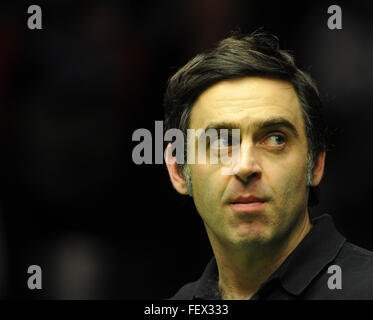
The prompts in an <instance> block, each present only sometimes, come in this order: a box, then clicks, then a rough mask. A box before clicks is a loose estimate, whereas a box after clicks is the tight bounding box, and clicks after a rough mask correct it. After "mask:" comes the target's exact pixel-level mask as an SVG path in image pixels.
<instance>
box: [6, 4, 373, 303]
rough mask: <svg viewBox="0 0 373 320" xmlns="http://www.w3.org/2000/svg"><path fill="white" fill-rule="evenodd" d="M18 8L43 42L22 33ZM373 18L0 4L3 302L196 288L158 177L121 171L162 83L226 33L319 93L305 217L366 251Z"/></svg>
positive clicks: (178, 212) (308, 7)
mask: <svg viewBox="0 0 373 320" xmlns="http://www.w3.org/2000/svg"><path fill="white" fill-rule="evenodd" d="M31 4H37V5H40V7H41V8H42V23H43V24H42V26H43V29H42V30H29V29H28V28H27V19H28V17H29V14H27V8H28V6H29V5H31ZM332 4H338V5H340V6H341V8H342V20H343V24H342V27H343V29H342V30H329V29H328V27H327V20H328V17H329V15H328V13H327V9H328V7H329V6H330V5H332ZM372 18H373V5H372V4H371V2H369V1H361V0H359V1H354V2H353V4H345V3H342V2H328V1H312V2H309V3H303V2H299V3H297V4H296V5H295V4H294V2H292V3H291V2H286V1H279V2H276V3H275V2H274V3H271V2H267V1H244V0H239V1H231V0H183V1H172V0H168V1H152V2H151V1H142V2H135V1H133V2H129V1H121V2H119V1H116V2H114V1H89V2H79V3H76V2H74V1H48V2H46V1H38V2H37V3H36V2H32V3H31V2H26V1H17V4H15V3H12V4H8V5H7V4H5V3H4V2H2V4H1V5H0V49H1V50H0V90H1V91H0V99H1V104H0V134H1V136H0V138H1V139H0V143H1V159H0V164H1V166H0V175H1V177H0V178H1V179H0V187H1V197H0V198H1V207H2V215H1V221H2V223H1V235H2V238H1V240H2V241H1V252H2V253H1V256H0V258H1V260H2V263H1V266H2V268H1V279H2V285H1V288H2V289H3V290H2V293H3V296H4V297H10V298H17V299H18V298H24V299H92V298H94V299H109V298H111V299H158V298H167V297H169V296H171V295H173V294H174V293H175V292H176V290H177V289H178V288H179V287H180V286H181V285H183V284H184V283H186V282H189V281H192V280H195V279H197V278H198V277H199V276H200V274H201V272H202V270H203V268H204V267H205V265H206V263H207V261H208V260H209V259H210V257H211V255H212V251H211V248H210V245H209V242H208V238H207V236H206V234H205V231H204V228H203V225H202V222H201V219H200V218H199V216H198V213H197V212H196V210H195V208H194V204H193V202H192V200H191V199H190V198H189V197H185V196H181V195H179V194H177V193H176V191H175V190H174V189H173V188H172V186H171V183H170V182H169V178H168V174H167V171H166V168H165V166H164V165H160V164H153V165H145V164H144V165H140V166H138V165H136V164H134V163H133V162H132V149H133V148H134V146H135V145H136V144H137V143H138V142H133V141H132V133H133V132H134V131H135V130H136V129H138V128H146V129H149V130H150V131H151V132H152V133H154V122H155V121H156V120H163V107H162V100H163V94H164V90H165V85H166V81H167V79H168V77H169V76H171V75H172V74H173V73H174V72H175V71H176V70H177V69H178V68H179V67H180V66H182V65H183V64H184V63H186V61H187V60H189V59H190V58H191V57H193V56H194V55H195V54H197V53H198V52H200V51H201V50H203V49H206V48H209V47H211V46H212V45H214V44H215V43H216V42H217V41H219V40H220V39H222V38H223V37H225V36H227V35H228V34H229V32H230V31H231V30H232V29H234V28H237V27H240V28H241V31H243V32H252V31H254V30H256V29H257V28H259V27H264V28H265V30H268V31H270V32H272V33H273V34H275V35H276V36H278V37H279V38H280V44H281V47H282V48H284V49H288V50H290V51H291V52H292V53H293V54H294V55H295V59H296V63H297V64H298V66H300V67H301V68H303V69H304V70H306V71H308V72H310V74H311V75H312V77H313V78H314V79H315V80H316V82H317V83H318V85H319V89H320V92H321V96H322V99H323V101H324V104H325V107H326V115H327V120H328V123H329V125H330V127H331V128H332V129H333V130H334V133H335V134H334V136H333V138H332V143H333V145H334V148H333V149H332V150H331V151H330V152H329V153H328V154H327V163H326V172H325V176H324V180H323V182H322V185H321V188H320V189H321V190H320V192H321V201H320V204H319V205H318V206H317V207H315V208H314V209H312V212H311V214H312V216H316V215H319V214H322V213H329V214H331V215H332V216H333V217H334V220H335V224H336V225H337V228H338V229H339V230H340V231H341V232H342V233H343V234H344V235H345V236H346V237H347V238H348V239H349V240H350V241H352V242H353V243H355V244H357V245H360V246H362V247H365V248H367V249H370V250H373V234H372V231H371V229H372V227H371V225H372V223H373V218H372V215H373V212H372V209H371V203H372V201H373V191H372V180H373V169H372V162H373V161H372V160H373V151H372V149H373V134H372V128H371V127H372V115H373V112H372V103H373V90H372V80H373V76H372V72H373V61H372V57H373V40H372V36H371V35H372V34H373V23H372ZM33 264H36V265H39V266H41V268H42V270H43V289H42V290H39V291H37V290H33V291H32V290H29V289H28V288H27V278H28V276H29V275H28V274H27V268H28V266H29V265H33Z"/></svg>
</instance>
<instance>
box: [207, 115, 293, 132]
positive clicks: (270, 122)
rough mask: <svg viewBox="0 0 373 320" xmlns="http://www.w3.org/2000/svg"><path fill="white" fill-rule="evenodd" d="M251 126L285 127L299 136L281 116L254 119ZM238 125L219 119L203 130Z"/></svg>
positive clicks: (258, 127) (234, 127) (291, 125)
mask: <svg viewBox="0 0 373 320" xmlns="http://www.w3.org/2000/svg"><path fill="white" fill-rule="evenodd" d="M252 126H253V127H255V128H257V129H259V130H261V129H267V128H272V127H285V128H287V129H289V130H290V131H291V132H292V133H293V134H294V135H295V136H296V137H298V136H299V133H298V130H297V129H296V127H295V126H294V125H293V124H292V123H291V122H290V121H289V120H287V119H285V118H283V117H271V118H267V119H264V120H258V121H254V122H253V123H252ZM239 128H240V125H239V124H238V123H235V122H230V121H221V122H220V121H219V122H210V123H209V124H208V125H207V126H206V128H205V129H204V130H205V132H206V131H207V130H209V129H216V130H220V129H229V130H231V129H239Z"/></svg>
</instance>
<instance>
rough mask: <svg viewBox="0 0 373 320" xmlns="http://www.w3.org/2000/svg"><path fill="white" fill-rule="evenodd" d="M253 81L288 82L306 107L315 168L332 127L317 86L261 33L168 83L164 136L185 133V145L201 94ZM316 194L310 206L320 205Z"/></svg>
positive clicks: (231, 43) (208, 54)
mask: <svg viewBox="0 0 373 320" xmlns="http://www.w3.org/2000/svg"><path fill="white" fill-rule="evenodd" d="M250 76H259V77H267V78H274V79H280V80H285V81H288V82H290V83H291V84H292V85H293V87H294V89H295V91H296V93H297V95H298V98H299V100H300V103H301V106H302V112H303V118H304V121H305V127H306V136H307V143H308V155H309V157H310V158H311V161H312V164H313V163H314V160H315V159H316V157H317V156H318V155H319V154H320V153H321V152H323V151H325V150H326V147H327V126H326V121H325V117H324V112H323V105H322V102H321V99H320V96H319V92H318V89H317V86H316V84H315V82H314V81H313V80H312V78H311V77H310V76H309V75H308V74H307V73H306V72H304V71H302V70H300V69H299V68H298V67H297V66H296V65H295V62H294V58H293V56H292V55H291V54H290V53H289V52H288V51H285V50H282V49H280V46H279V39H278V38H277V37H276V36H274V35H272V34H270V33H268V32H266V31H262V30H257V31H254V32H253V33H251V34H249V35H244V34H241V33H238V32H235V33H234V34H232V35H231V36H230V37H228V38H226V39H224V40H222V41H220V42H219V43H218V44H217V46H216V47H214V48H213V49H210V50H207V51H205V52H203V53H201V54H198V55H197V56H195V57H194V58H192V59H191V60H190V61H189V62H188V63H187V64H185V65H184V66H183V67H182V68H180V69H179V70H178V71H177V72H176V73H175V74H174V75H173V76H172V77H171V78H170V79H169V80H168V83H167V89H166V93H165V97H164V108H165V127H164V128H165V130H168V129H171V128H177V129H180V130H182V131H183V133H184V136H185V141H186V136H187V129H188V128H189V122H190V114H191V110H192V107H193V105H194V103H195V101H196V100H197V99H198V97H199V96H200V94H201V93H202V92H204V91H205V90H206V89H208V88H209V87H211V86H212V85H214V84H215V83H217V82H219V81H222V80H228V79H234V78H242V77H250ZM181 167H183V165H181ZM313 189H314V188H312V187H311V188H310V197H309V201H308V204H309V205H314V204H316V203H317V201H318V199H317V196H316V193H315V192H314V191H316V190H313Z"/></svg>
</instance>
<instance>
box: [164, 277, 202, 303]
mask: <svg viewBox="0 0 373 320" xmlns="http://www.w3.org/2000/svg"><path fill="white" fill-rule="evenodd" d="M197 284H198V280H197V281H194V282H189V283H187V284H185V285H184V286H182V287H181V288H180V289H179V290H178V291H177V292H176V293H175V294H174V295H173V296H172V297H171V298H169V299H167V300H192V299H193V296H194V292H195V289H196V286H197Z"/></svg>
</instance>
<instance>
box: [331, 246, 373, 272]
mask: <svg viewBox="0 0 373 320" xmlns="http://www.w3.org/2000/svg"><path fill="white" fill-rule="evenodd" d="M337 260H338V261H340V262H341V263H343V264H346V265H348V266H349V267H351V268H359V269H361V268H365V267H371V266H372V264H373V252H372V251H369V250H367V249H364V248H362V247H359V246H357V245H355V244H353V243H351V242H348V241H346V242H345V244H344V245H343V247H342V248H341V251H340V252H339V254H338V259H337Z"/></svg>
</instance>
